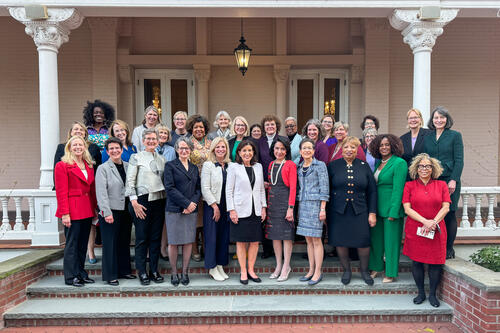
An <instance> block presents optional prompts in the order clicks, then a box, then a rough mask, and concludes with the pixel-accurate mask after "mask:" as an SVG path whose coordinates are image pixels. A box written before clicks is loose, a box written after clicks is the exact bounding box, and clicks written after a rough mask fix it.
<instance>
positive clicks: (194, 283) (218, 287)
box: [27, 273, 417, 298]
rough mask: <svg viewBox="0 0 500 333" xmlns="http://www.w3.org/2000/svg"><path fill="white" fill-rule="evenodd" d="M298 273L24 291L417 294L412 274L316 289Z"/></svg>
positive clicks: (54, 279) (49, 284) (328, 280)
mask: <svg viewBox="0 0 500 333" xmlns="http://www.w3.org/2000/svg"><path fill="white" fill-rule="evenodd" d="M302 275H303V274H301V273H291V274H290V276H289V279H288V280H287V281H283V282H278V281H276V280H271V279H269V274H262V275H260V277H261V279H262V283H253V282H252V281H249V285H242V284H241V283H240V281H239V279H240V275H239V274H231V275H230V276H229V279H228V280H226V281H223V282H218V281H215V280H213V279H212V278H211V277H210V276H208V275H200V274H193V275H190V280H191V282H190V284H189V285H188V286H183V285H179V286H177V287H174V286H173V285H172V284H171V283H170V276H169V275H166V276H164V277H165V282H164V283H159V284H156V283H151V284H150V285H149V286H142V285H141V284H140V283H139V280H137V279H136V280H125V279H121V280H120V285H119V286H110V285H108V284H107V283H105V282H103V281H102V280H101V277H100V276H92V278H94V279H95V280H96V283H94V284H87V285H85V287H80V288H77V287H73V286H67V285H65V284H64V280H63V278H62V277H61V276H48V277H45V278H43V279H42V280H40V281H38V282H36V283H34V284H32V285H30V286H29V287H28V288H27V294H28V297H29V298H68V297H72V298H81V297H141V296H228V295H303V294H308V295H324V294H331V295H336V294H344V295H402V294H416V293H417V288H416V286H415V282H414V280H413V277H412V276H411V273H401V274H400V275H399V277H398V278H397V279H396V281H394V282H393V283H382V277H377V278H375V284H374V285H373V286H367V285H366V283H365V282H364V281H363V280H362V278H361V276H360V274H359V273H353V276H352V280H351V283H350V284H349V285H347V286H344V285H343V284H342V283H341V282H340V276H341V274H323V281H321V282H320V283H318V284H317V285H315V286H309V285H308V284H307V283H305V282H300V281H299V277H301V276H302Z"/></svg>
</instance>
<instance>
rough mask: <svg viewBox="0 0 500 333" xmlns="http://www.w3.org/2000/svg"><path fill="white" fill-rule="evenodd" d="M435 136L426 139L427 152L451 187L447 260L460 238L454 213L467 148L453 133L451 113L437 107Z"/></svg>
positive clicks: (433, 126) (433, 116) (431, 125)
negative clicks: (435, 160) (454, 244)
mask: <svg viewBox="0 0 500 333" xmlns="http://www.w3.org/2000/svg"><path fill="white" fill-rule="evenodd" d="M427 126H428V127H429V129H431V130H432V132H431V133H430V134H429V135H427V136H426V137H425V139H424V151H425V152H426V153H427V154H429V155H430V157H434V158H436V159H438V160H439V162H441V166H442V167H443V173H442V174H441V176H440V177H439V180H444V181H445V182H446V183H447V184H448V189H449V191H450V198H451V205H450V211H449V212H448V214H446V216H445V218H444V221H445V223H446V231H447V233H448V238H447V240H446V259H451V258H455V250H453V243H454V242H455V237H456V236H457V217H456V216H455V212H456V210H457V206H458V200H460V187H461V183H460V177H461V176H462V170H463V168H464V144H463V141H462V135H461V134H460V133H459V132H457V131H454V130H451V127H452V126H453V119H452V118H451V116H450V114H449V112H448V110H447V109H446V108H444V107H442V106H438V107H436V108H435V109H434V110H433V111H432V113H431V118H430V119H429V123H428V124H427Z"/></svg>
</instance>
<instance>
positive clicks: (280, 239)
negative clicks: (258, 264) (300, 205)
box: [265, 137, 326, 282]
mask: <svg viewBox="0 0 500 333" xmlns="http://www.w3.org/2000/svg"><path fill="white" fill-rule="evenodd" d="M318 142H320V141H318ZM321 143H322V144H324V143H323V142H321ZM325 147H326V145H325ZM270 151H271V152H270V155H271V157H273V158H274V160H273V161H272V162H271V163H270V164H269V170H268V171H269V172H268V175H269V187H268V202H267V205H268V206H267V207H268V208H267V221H266V226H265V237H266V238H267V239H270V240H272V241H273V248H274V254H275V255H276V268H275V269H274V272H273V273H272V274H271V275H270V277H269V278H270V279H277V281H278V282H282V281H286V280H287V279H288V274H290V271H291V270H292V269H291V268H290V258H291V256H292V247H293V240H294V239H295V224H294V223H293V209H294V206H295V197H296V191H297V167H296V166H295V163H293V162H292V161H291V158H292V155H291V149H290V144H289V143H288V140H283V139H282V138H280V137H278V138H277V139H276V140H275V141H274V142H273V144H272V145H271V149H270ZM282 253H283V254H284V256H283V257H284V258H282ZM283 259H284V260H283ZM283 261H284V262H283Z"/></svg>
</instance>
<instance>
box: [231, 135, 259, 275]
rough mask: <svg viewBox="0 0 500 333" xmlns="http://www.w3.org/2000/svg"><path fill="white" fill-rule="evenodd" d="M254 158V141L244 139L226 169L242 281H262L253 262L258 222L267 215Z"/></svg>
mask: <svg viewBox="0 0 500 333" xmlns="http://www.w3.org/2000/svg"><path fill="white" fill-rule="evenodd" d="M257 158H258V156H257V149H256V148H255V144H254V143H253V142H252V141H250V140H243V141H242V142H241V143H240V144H239V145H238V148H237V149H236V161H235V162H236V163H234V164H232V165H231V167H230V168H229V169H228V171H227V184H226V204H227V210H228V212H229V217H230V219H231V222H232V224H231V228H230V238H231V241H232V242H236V254H237V255H238V263H239V264H240V270H241V277H240V282H241V283H242V284H248V279H250V280H252V281H254V282H261V279H260V278H259V277H258V276H257V274H255V271H254V266H255V259H256V258H257V252H258V251H259V242H260V241H261V240H262V227H261V223H262V222H264V221H265V219H266V207H267V204H266V191H265V189H264V176H263V172H262V165H261V164H260V163H257ZM247 251H248V270H247V265H246V258H247V255H246V252H247Z"/></svg>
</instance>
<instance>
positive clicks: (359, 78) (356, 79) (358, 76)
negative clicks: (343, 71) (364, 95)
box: [351, 65, 365, 83]
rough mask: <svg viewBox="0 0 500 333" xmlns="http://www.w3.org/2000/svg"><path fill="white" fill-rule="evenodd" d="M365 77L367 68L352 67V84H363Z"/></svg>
mask: <svg viewBox="0 0 500 333" xmlns="http://www.w3.org/2000/svg"><path fill="white" fill-rule="evenodd" d="M364 76H365V66H360V65H353V66H351V83H362V82H363V79H364Z"/></svg>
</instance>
